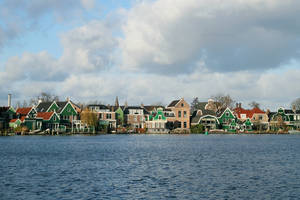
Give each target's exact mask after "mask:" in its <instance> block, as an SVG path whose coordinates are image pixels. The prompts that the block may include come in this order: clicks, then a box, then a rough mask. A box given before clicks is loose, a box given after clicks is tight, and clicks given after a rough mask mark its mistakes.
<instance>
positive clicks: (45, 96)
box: [29, 92, 59, 105]
mask: <svg viewBox="0 0 300 200" xmlns="http://www.w3.org/2000/svg"><path fill="white" fill-rule="evenodd" d="M39 101H42V102H51V101H59V97H58V96H57V95H54V94H50V93H47V92H42V93H41V94H39V95H38V96H36V97H34V98H32V99H30V100H29V105H37V104H38V102H39Z"/></svg>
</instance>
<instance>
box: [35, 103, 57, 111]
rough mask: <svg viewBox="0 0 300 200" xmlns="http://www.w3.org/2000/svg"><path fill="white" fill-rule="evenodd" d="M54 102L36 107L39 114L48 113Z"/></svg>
mask: <svg viewBox="0 0 300 200" xmlns="http://www.w3.org/2000/svg"><path fill="white" fill-rule="evenodd" d="M52 103H53V102H41V103H39V104H38V106H37V107H36V111H37V112H46V111H47V110H48V109H49V107H50V106H51V105H52Z"/></svg>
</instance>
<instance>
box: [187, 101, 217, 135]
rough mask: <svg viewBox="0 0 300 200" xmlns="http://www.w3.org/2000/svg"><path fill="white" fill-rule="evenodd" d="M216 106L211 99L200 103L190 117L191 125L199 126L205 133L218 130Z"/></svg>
mask: <svg viewBox="0 0 300 200" xmlns="http://www.w3.org/2000/svg"><path fill="white" fill-rule="evenodd" d="M216 111H217V106H216V105H215V103H214V101H213V100H212V99H210V100H208V102H200V103H199V104H198V108H197V110H195V111H194V112H193V114H192V116H191V125H192V126H195V125H198V124H201V125H202V126H203V128H204V130H205V131H210V130H214V129H218V128H219V126H220V122H219V120H218V118H217V116H216Z"/></svg>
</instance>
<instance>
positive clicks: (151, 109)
mask: <svg viewBox="0 0 300 200" xmlns="http://www.w3.org/2000/svg"><path fill="white" fill-rule="evenodd" d="M144 108H145V109H146V110H147V111H149V112H151V111H153V110H154V109H157V108H164V106H153V105H152V106H151V105H150V106H144Z"/></svg>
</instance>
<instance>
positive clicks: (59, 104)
mask: <svg viewBox="0 0 300 200" xmlns="http://www.w3.org/2000/svg"><path fill="white" fill-rule="evenodd" d="M68 103H69V102H68V101H58V102H56V104H57V105H58V107H59V108H58V110H57V113H61V112H62V111H63V109H64V108H65V106H66V105H67V104H68ZM71 105H72V104H71Z"/></svg>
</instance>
